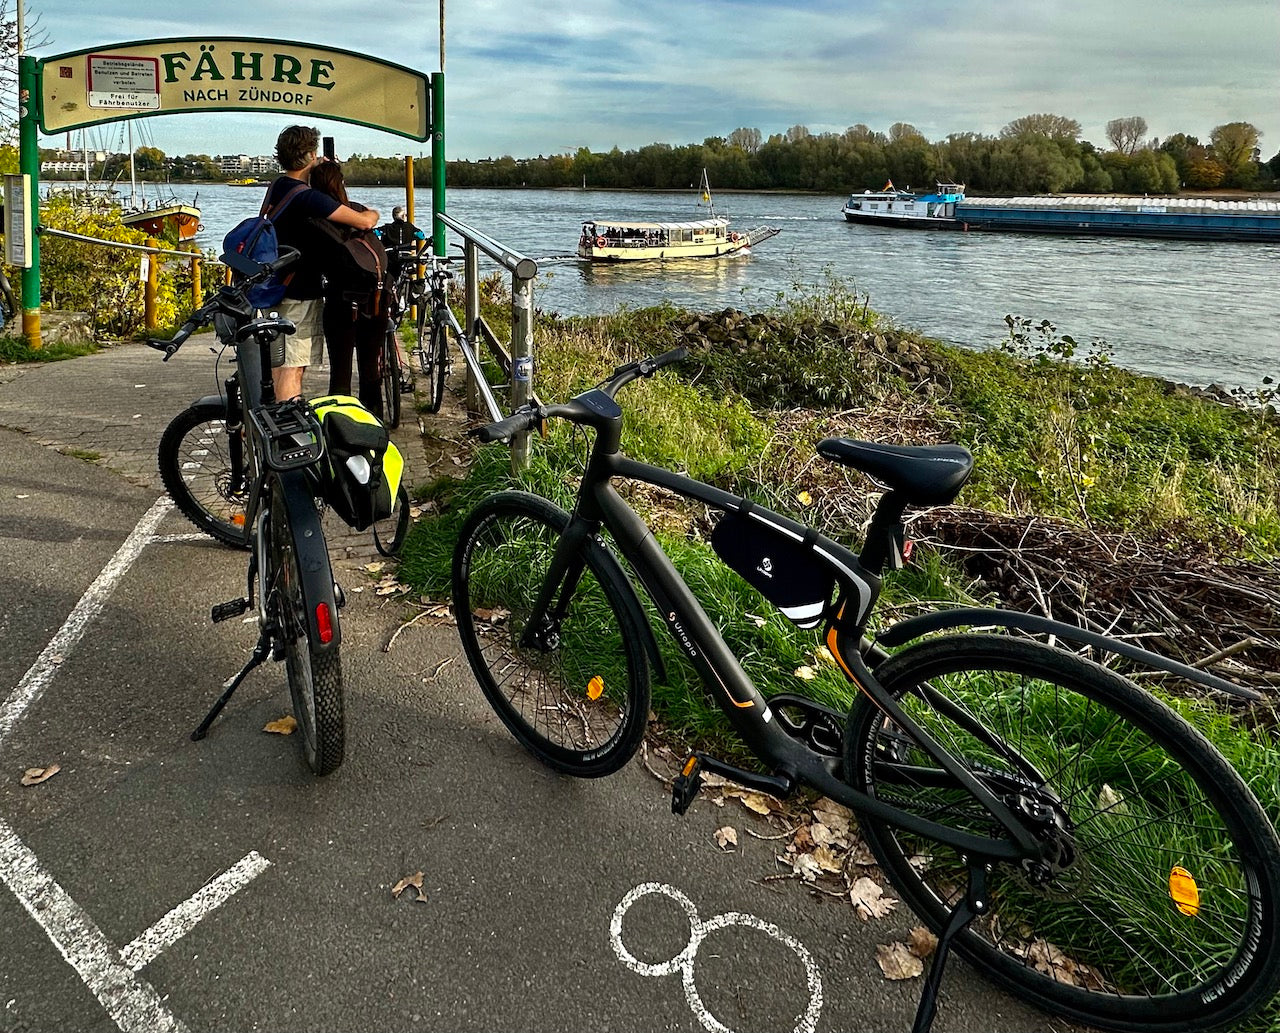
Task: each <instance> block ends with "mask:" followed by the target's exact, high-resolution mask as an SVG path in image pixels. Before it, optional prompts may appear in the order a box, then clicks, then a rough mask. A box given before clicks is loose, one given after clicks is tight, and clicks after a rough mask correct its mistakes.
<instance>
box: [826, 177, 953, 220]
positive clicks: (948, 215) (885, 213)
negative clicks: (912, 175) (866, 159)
mask: <svg viewBox="0 0 1280 1033" xmlns="http://www.w3.org/2000/svg"><path fill="white" fill-rule="evenodd" d="M963 200H964V184H963V183H939V184H938V189H937V190H936V191H935V192H934V193H931V194H914V193H912V192H911V191H910V190H898V189H897V188H895V187H894V185H893V180H889V182H888V183H886V184H885V185H884V189H883V190H878V191H871V190H864V191H863V192H862V193H860V194H850V195H849V200H848V201H846V202H845V205H844V207H843V208H842V209H841V211H842V212H843V213H844V217H845V219H846V220H847V221H849V222H864V223H880V224H882V225H884V224H890V225H894V226H909V227H913V228H916V229H954V228H955V226H954V221H955V215H956V205H957V204H958V203H959V202H961V201H963Z"/></svg>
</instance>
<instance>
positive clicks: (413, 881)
mask: <svg viewBox="0 0 1280 1033" xmlns="http://www.w3.org/2000/svg"><path fill="white" fill-rule="evenodd" d="M410 886H412V887H413V888H414V889H415V890H417V891H418V895H417V896H416V897H414V898H413V899H414V900H426V899H427V895H426V894H425V893H423V892H422V872H414V873H413V874H412V875H406V876H405V877H404V878H403V879H401V880H400V881H399V882H397V883H396V884H395V885H394V886H392V887H391V895H392V896H393V897H395V898H396V899H397V900H399V899H400V894H401V893H403V892H404V891H405V890H407V889H408V888H409V887H410Z"/></svg>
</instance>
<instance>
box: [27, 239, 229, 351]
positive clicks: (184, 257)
mask: <svg viewBox="0 0 1280 1033" xmlns="http://www.w3.org/2000/svg"><path fill="white" fill-rule="evenodd" d="M36 232H37V233H39V234H40V235H41V236H42V237H62V238H64V239H66V240H75V241H79V242H80V243H82V244H99V245H101V246H102V247H109V248H116V249H117V250H120V251H138V252H141V253H142V254H144V255H147V256H148V261H147V262H146V268H145V269H144V271H143V272H144V275H143V278H142V281H143V287H142V322H143V326H145V327H146V328H147V329H148V330H155V329H157V327H158V320H157V315H156V314H157V311H158V309H159V305H158V303H157V299H158V297H159V292H160V263H161V262H162V261H164V260H166V259H169V260H173V259H177V260H180V261H183V262H187V263H189V265H190V267H191V306H192V308H198V307H199V306H200V305H201V304H203V303H204V291H203V289H202V287H201V282H200V281H201V270H202V268H203V266H204V257H205V256H204V253H203V252H202V251H201V250H200V248H199V247H197V246H196V245H195V244H192V245H191V249H190V250H187V251H174V250H173V249H172V248H163V247H161V246H160V241H159V240H158V239H157V238H155V237H147V242H146V243H145V244H126V243H124V242H123V241H119V240H103V239H102V238H101V237H89V236H85V235H84V234H83V233H72V232H71V231H70V230H59V229H54V228H53V227H52V226H43V225H41V226H37V227H36ZM152 256H154V259H155V260H154V261H151V260H150V259H151V258H152Z"/></svg>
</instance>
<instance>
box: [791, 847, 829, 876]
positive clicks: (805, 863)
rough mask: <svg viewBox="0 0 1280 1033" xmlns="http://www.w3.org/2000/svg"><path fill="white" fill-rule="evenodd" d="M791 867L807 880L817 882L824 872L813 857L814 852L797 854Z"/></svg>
mask: <svg viewBox="0 0 1280 1033" xmlns="http://www.w3.org/2000/svg"><path fill="white" fill-rule="evenodd" d="M791 869H792V871H794V872H795V873H796V874H797V875H799V876H800V878H802V879H804V881H805V882H816V881H817V879H818V877H819V876H820V875H821V874H822V869H821V868H820V867H819V866H818V862H817V861H815V860H814V859H813V854H797V855H796V856H795V859H794V860H793V861H792V862H791Z"/></svg>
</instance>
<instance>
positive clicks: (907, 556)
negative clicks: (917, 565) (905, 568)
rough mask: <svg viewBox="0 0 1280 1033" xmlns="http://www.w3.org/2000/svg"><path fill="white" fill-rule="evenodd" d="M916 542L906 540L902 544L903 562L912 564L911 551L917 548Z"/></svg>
mask: <svg viewBox="0 0 1280 1033" xmlns="http://www.w3.org/2000/svg"><path fill="white" fill-rule="evenodd" d="M915 544H916V543H915V542H913V541H912V540H911V539H910V538H907V539H904V540H903V542H902V562H903V563H909V562H911V550H912V549H914V548H915Z"/></svg>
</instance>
